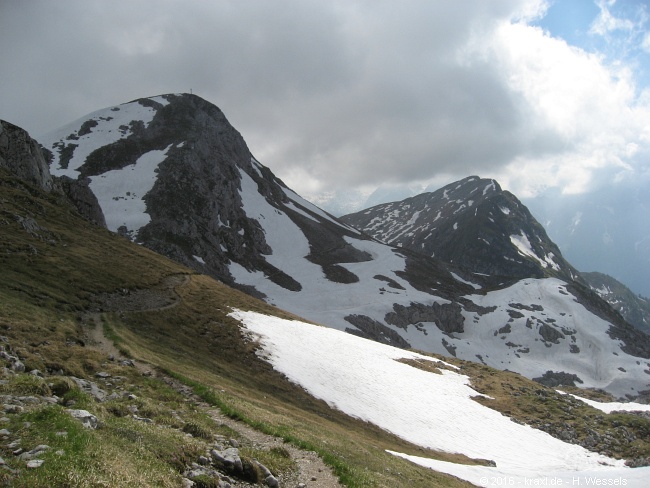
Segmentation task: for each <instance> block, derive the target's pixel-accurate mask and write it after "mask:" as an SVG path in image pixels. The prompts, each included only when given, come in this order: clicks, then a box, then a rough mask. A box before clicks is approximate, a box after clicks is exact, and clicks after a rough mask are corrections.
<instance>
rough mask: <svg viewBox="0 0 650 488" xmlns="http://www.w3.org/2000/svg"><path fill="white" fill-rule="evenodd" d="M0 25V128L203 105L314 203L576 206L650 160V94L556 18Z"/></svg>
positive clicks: (246, 17) (513, 11)
mask: <svg viewBox="0 0 650 488" xmlns="http://www.w3.org/2000/svg"><path fill="white" fill-rule="evenodd" d="M1 8H2V15H0V42H1V43H2V45H3V48H4V49H3V50H2V54H0V61H2V63H3V66H10V67H11V69H3V70H2V71H1V72H0V85H1V86H2V87H3V93H2V94H0V108H1V109H2V113H0V117H2V118H6V119H8V120H10V121H12V122H14V123H17V124H19V125H22V126H24V127H25V128H26V129H27V130H29V131H30V132H31V133H32V134H33V135H38V134H39V133H43V132H45V131H47V130H50V129H54V128H56V127H58V126H60V125H63V124H65V123H67V122H69V121H70V120H73V119H75V118H77V117H80V116H82V115H84V114H85V113H88V112H91V111H93V110H96V109H98V108H101V107H104V106H109V105H113V104H116V103H121V102H125V101H129V100H132V99H135V98H139V97H142V96H149V95H156V94H160V93H169V92H189V91H190V89H192V90H193V92H194V93H196V94H198V95H200V96H202V97H204V98H206V99H207V100H209V101H211V102H213V103H215V104H216V105H218V106H219V107H220V108H221V109H222V110H223V111H224V112H225V114H226V116H227V117H228V118H229V120H230V121H231V123H233V125H234V126H235V127H236V128H237V129H238V130H239V131H240V132H241V133H242V134H243V136H244V138H245V139H246V141H247V143H248V145H249V147H250V149H251V150H252V152H253V154H255V156H256V157H257V158H258V159H259V160H260V161H261V162H262V163H263V164H265V165H267V166H269V167H271V169H272V170H273V171H274V172H275V173H277V174H278V175H279V176H280V177H281V178H283V179H284V180H285V182H286V183H287V184H289V185H290V186H292V187H294V188H295V189H296V190H297V191H299V192H301V193H307V194H314V193H318V192H320V191H325V190H332V189H338V188H346V187H347V188H352V187H360V186H364V187H365V188H368V187H372V186H373V185H374V186H377V185H379V184H382V183H394V184H398V183H411V182H424V183H426V182H431V181H440V178H441V176H440V175H447V176H448V177H449V178H461V177H464V176H466V175H468V174H480V175H482V176H486V177H488V176H490V177H498V178H499V179H500V180H502V181H503V182H504V186H506V187H510V188H511V189H513V191H519V190H521V191H524V192H528V193H534V192H536V191H539V190H540V189H543V188H548V187H560V188H562V189H564V190H565V191H566V192H580V191H584V190H585V189H586V188H589V186H590V185H592V184H594V182H595V181H596V180H597V179H598V178H596V177H594V174H596V173H598V172H600V171H601V170H602V169H603V168H611V170H612V171H614V172H621V171H623V172H624V171H632V170H634V168H635V167H636V166H635V165H636V164H638V161H641V160H643V157H642V156H643V155H646V156H647V155H648V148H649V146H650V129H648V127H650V118H649V116H648V113H649V109H648V107H649V106H650V103H649V102H650V95H648V94H649V93H650V92H643V90H642V87H641V88H640V87H638V86H636V85H635V79H634V75H633V73H634V72H633V71H632V69H631V68H630V67H629V66H626V65H625V63H622V64H621V63H619V64H614V63H606V62H605V59H604V58H603V57H601V56H598V55H597V54H593V53H588V52H585V51H582V50H580V49H577V48H575V47H572V46H570V45H567V44H566V43H565V42H563V41H561V40H558V39H554V38H552V37H550V36H549V35H548V34H547V33H544V32H543V31H542V30H541V29H539V28H536V27H533V26H531V25H529V23H530V21H531V20H533V19H535V18H539V17H540V16H542V15H543V14H544V12H545V10H546V8H547V3H546V2H544V1H539V2H530V1H524V0H507V1H499V2H485V1H484V0H466V1H464V2H431V1H429V0H409V1H406V2H399V3H396V2H393V1H389V0H374V1H370V0H367V1H361V0H360V1H356V2H350V1H348V0H338V1H336V0H332V1H328V2H322V1H319V0H277V1H274V2H268V1H264V0H247V1H246V2H241V1H235V0H232V1H226V0H222V1H214V2H203V1H197V0H194V1H193V0H188V1H184V2H177V1H171V0H157V1H139V2H126V1H124V2H117V3H116V2H111V3H107V2H99V1H96V2H89V1H87V0H84V1H81V0H68V1H66V2H49V1H40V2H38V1H33V2H5V4H3V6H2V7H1ZM610 11H611V3H602V4H601V16H600V17H602V20H600V21H597V22H596V23H594V26H596V25H597V24H598V22H601V23H602V28H601V27H598V29H604V30H603V32H605V30H608V29H609V31H611V29H612V28H613V27H612V26H615V25H618V24H616V22H614V21H613V20H612V19H614V17H612V15H611V12H610ZM603 12H610V17H606V15H605V14H604V13H603ZM600 17H599V18H600ZM598 25H600V24H598ZM621 25H623V24H621ZM608 26H609V27H608ZM594 29H595V28H594ZM649 49H650V48H649ZM599 174H600V173H599Z"/></svg>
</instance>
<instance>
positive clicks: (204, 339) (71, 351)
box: [0, 172, 648, 487]
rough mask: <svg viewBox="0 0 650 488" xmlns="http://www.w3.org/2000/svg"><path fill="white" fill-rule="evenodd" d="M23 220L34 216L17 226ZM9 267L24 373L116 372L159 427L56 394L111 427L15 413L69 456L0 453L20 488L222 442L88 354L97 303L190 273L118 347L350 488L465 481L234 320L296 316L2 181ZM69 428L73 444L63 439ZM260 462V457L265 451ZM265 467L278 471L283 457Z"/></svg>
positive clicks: (148, 467)
mask: <svg viewBox="0 0 650 488" xmlns="http://www.w3.org/2000/svg"><path fill="white" fill-rule="evenodd" d="M17 217H20V218H22V219H25V218H28V219H31V220H29V221H27V223H25V221H24V220H23V223H21V221H20V219H19V218H17ZM33 224H36V225H33ZM0 270H1V273H2V279H1V280H0V334H1V335H5V336H6V337H7V339H8V341H9V344H10V345H11V348H12V351H13V353H15V354H17V355H18V356H19V357H20V358H21V359H22V360H23V361H24V362H25V364H26V366H27V370H28V371H29V370H31V369H34V368H35V369H39V370H41V371H43V372H53V371H58V372H59V374H60V373H63V374H69V375H75V376H78V377H91V376H92V375H93V374H94V373H96V372H97V371H107V370H108V371H109V372H110V373H111V374H112V375H114V376H116V375H117V376H119V375H121V376H123V377H124V378H125V379H124V380H123V381H124V382H125V384H128V386H129V391H133V392H135V393H136V395H137V397H138V400H137V401H138V405H139V408H140V412H141V415H144V416H147V417H149V418H152V419H154V421H155V425H153V426H151V425H145V424H141V423H137V422H135V421H133V420H131V418H130V417H129V415H128V410H127V408H128V406H129V405H128V402H126V401H124V400H115V401H111V402H106V403H102V404H98V403H96V402H94V400H92V399H91V398H89V397H87V396H85V395H84V394H82V393H80V392H79V391H78V390H71V391H68V392H67V393H65V395H64V394H63V391H64V390H65V388H64V389H62V390H61V393H60V396H63V397H64V399H71V398H72V399H75V400H76V401H77V404H76V407H75V408H87V409H88V410H91V411H92V412H93V413H95V414H96V415H97V416H98V417H99V418H100V420H101V421H102V422H103V428H101V429H98V430H97V431H87V430H83V429H79V428H78V426H77V424H75V423H74V422H71V421H70V418H69V417H68V416H67V415H66V414H64V413H63V411H62V408H61V407H60V406H51V407H47V408H43V407H38V408H36V409H35V410H34V411H27V412H25V413H23V414H22V415H15V416H12V417H11V421H10V425H9V427H8V428H9V430H13V429H15V430H19V431H20V433H21V434H20V435H21V437H22V442H23V443H24V444H25V445H27V443H28V442H30V443H31V444H33V445H37V444H39V443H45V444H48V445H51V446H52V452H54V451H56V450H62V451H64V452H65V453H66V454H65V455H64V456H61V457H60V458H58V457H56V456H54V454H48V456H49V457H46V460H47V462H46V463H45V464H44V465H43V466H42V467H41V468H39V469H38V470H32V471H26V470H25V469H22V468H23V467H24V463H23V464H22V465H21V462H19V461H18V460H16V459H15V458H14V457H13V456H12V455H11V453H10V452H9V450H7V449H6V448H5V449H3V450H2V451H1V452H2V454H1V455H2V456H3V457H4V458H5V460H6V461H7V463H8V464H9V465H10V467H12V468H18V469H21V471H20V475H19V477H18V478H17V481H16V480H14V482H15V485H16V486H57V485H68V486H81V485H84V486H103V484H102V483H109V485H110V486H127V485H128V484H138V486H179V484H180V476H179V474H178V469H179V468H180V467H182V465H183V463H184V462H189V461H191V460H193V459H195V458H196V456H197V455H198V453H200V452H201V451H202V449H204V448H205V445H206V444H205V443H206V440H205V439H202V436H201V435H196V436H195V437H194V438H187V437H185V436H182V435H179V430H178V429H185V431H188V430H189V431H191V432H193V433H197V432H198V433H199V434H201V433H204V434H206V435H204V436H203V437H206V438H207V437H210V436H211V434H213V433H217V434H218V433H222V434H224V435H225V433H224V432H223V431H224V427H223V426H220V425H217V424H215V423H214V422H213V421H211V419H210V418H208V417H207V415H206V414H205V412H204V411H202V407H201V406H200V405H196V404H195V403H193V402H187V401H186V399H184V398H183V397H182V396H180V395H179V394H178V393H176V392H174V391H173V390H171V389H170V388H168V387H167V386H166V385H164V384H162V383H161V382H160V381H158V380H155V379H152V378H145V377H142V376H141V375H139V374H137V373H136V372H135V371H134V370H133V368H125V367H121V366H119V365H117V364H113V363H106V361H105V358H104V357H102V356H101V355H100V354H99V353H98V352H97V351H95V350H94V349H92V348H91V347H86V346H84V345H83V341H84V340H85V331H84V327H83V326H82V321H81V317H82V316H83V315H84V313H85V312H86V311H87V310H88V309H89V308H91V307H93V306H95V305H93V300H92V299H93V297H95V296H96V295H97V294H99V293H102V292H109V293H110V292H115V291H117V290H121V289H125V288H127V289H131V290H134V289H147V288H152V287H155V286H156V285H158V284H159V283H161V282H162V281H163V280H164V278H166V277H168V276H170V275H176V274H189V275H190V279H189V281H188V283H187V284H186V285H184V286H181V287H179V288H178V289H177V291H178V293H179V295H180V297H181V301H180V303H179V305H178V306H176V307H173V308H168V309H165V310H161V311H150V312H131V313H105V314H104V315H103V319H104V321H105V323H106V325H107V327H108V328H109V329H110V330H111V331H112V334H113V337H115V338H116V339H117V340H118V341H119V347H120V348H121V349H122V350H124V351H127V352H128V353H129V354H130V355H132V356H133V357H136V358H138V359H140V360H143V361H146V362H149V363H150V364H151V365H152V366H153V367H157V368H159V369H161V370H164V371H167V372H170V373H173V374H174V375H176V376H177V377H180V378H183V379H184V380H185V381H186V382H187V383H188V384H190V385H191V386H193V387H194V389H195V391H196V392H197V393H199V394H200V395H201V396H202V397H203V398H204V399H205V400H207V401H208V402H209V403H212V404H213V405H217V406H219V407H220V408H222V410H223V411H224V412H225V413H227V414H228V415H230V416H233V417H236V418H239V419H243V420H245V421H246V422H248V423H249V424H251V425H253V426H255V427H256V428H258V429H260V430H263V431H266V432H268V433H273V434H276V435H279V436H281V437H284V438H285V439H286V440H288V441H290V442H293V443H294V444H296V445H299V446H301V447H304V448H307V449H310V450H316V451H317V452H319V454H320V455H321V456H322V457H323V458H324V459H325V460H326V461H327V462H328V463H329V464H330V465H331V466H333V467H334V468H335V470H336V472H337V474H338V475H339V476H340V478H341V480H342V481H344V482H345V484H346V485H348V486H391V487H400V486H404V487H407V486H408V487H419V486H420V487H431V486H466V484H465V483H463V482H460V481H458V480H456V479H454V478H451V477H449V476H445V475H439V474H437V473H433V472H431V471H429V470H426V469H423V468H419V467H417V466H414V465H412V464H410V463H408V462H406V461H403V460H401V459H397V458H394V457H393V456H390V455H388V454H386V453H385V452H384V451H385V449H392V450H396V451H401V452H405V453H409V454H415V455H420V456H431V457H436V458H439V459H448V460H456V461H460V460H461V459H460V457H456V456H453V455H447V454H441V453H435V452H429V451H425V450H422V449H420V448H418V447H416V446H413V445H410V444H408V443H406V442H404V441H402V440H400V439H398V438H396V437H395V436H392V435H390V434H387V433H385V432H383V431H381V430H380V429H378V428H376V427H374V426H372V425H368V424H366V423H363V422H359V421H357V420H354V419H352V418H350V417H348V416H346V415H343V414H341V413H340V412H338V411H335V410H332V409H330V408H329V407H328V406H327V405H326V404H325V403H324V402H322V401H318V400H316V399H314V398H312V397H310V396H309V395H307V394H306V393H305V392H304V391H303V390H302V389H300V388H298V387H296V386H295V385H292V384H290V383H289V382H287V381H286V380H285V379H284V378H283V377H282V376H281V375H279V374H278V373H277V372H275V371H274V370H273V369H272V368H270V367H269V366H268V364H266V363H265V362H263V361H261V360H260V359H259V358H257V356H256V355H255V347H256V345H255V344H254V343H252V342H250V341H248V340H247V338H246V337H242V335H241V334H240V329H239V327H238V324H237V322H235V321H234V320H232V319H230V318H229V317H227V313H228V312H229V311H230V308H231V307H236V308H241V309H246V310H254V311H258V312H262V313H267V314H274V315H281V316H285V317H291V316H290V315H289V314H286V313H284V312H282V311H280V310H278V309H276V308H273V307H271V306H269V305H267V304H265V303H264V302H261V301H258V300H255V299H253V298H251V297H249V296H248V295H245V294H243V293H241V292H238V291H236V290H233V289H231V288H228V287H226V286H224V285H223V284H220V283H218V282H216V281H214V280H212V279H210V278H208V277H206V276H202V275H197V274H194V273H193V272H192V271H191V270H188V269H186V268H184V267H182V266H180V265H178V264H176V263H173V262H171V261H170V260H168V259H166V258H163V257H161V256H159V255H157V254H155V253H152V252H150V251H148V250H147V249H144V248H142V247H140V246H137V245H133V244H131V243H130V242H128V241H127V240H125V239H124V238H121V237H119V236H116V235H114V234H111V233H110V232H108V231H106V230H102V229H98V228H97V227H95V226H92V225H91V224H88V223H86V222H85V221H83V220H81V219H80V218H79V217H78V216H77V215H76V213H75V212H74V210H72V209H71V208H70V207H69V206H68V205H67V204H65V202H64V201H63V200H62V199H61V198H59V197H56V196H52V195H44V194H42V193H41V192H39V191H38V190H35V189H33V188H31V187H29V186H27V185H25V184H23V183H21V182H19V181H17V180H15V179H13V178H11V177H9V176H7V175H6V173H2V172H0ZM462 367H463V370H464V372H465V373H467V374H469V375H470V376H471V377H472V378H473V382H474V384H475V386H476V387H477V389H479V391H482V392H485V393H488V394H489V395H491V396H493V397H495V398H496V400H494V401H493V402H492V403H489V406H491V407H493V408H497V409H498V410H500V411H502V412H504V413H506V414H509V415H512V416H513V417H515V418H519V419H520V420H524V421H526V420H528V421H536V420H539V419H545V418H549V412H553V415H555V414H557V412H556V407H557V402H558V401H560V400H555V397H552V398H553V399H554V400H553V402H549V401H548V400H540V394H539V393H538V391H548V392H549V394H551V393H550V392H551V390H547V389H545V388H543V387H540V386H539V385H537V384H535V383H532V382H530V381H529V380H526V379H524V378H522V377H520V376H518V375H513V374H511V373H504V372H496V371H494V370H491V369H489V368H486V367H483V366H481V365H475V364H474V363H464V362H463V363H462ZM59 370H60V371H59ZM34 381H36V382H37V383H38V380H32V379H29V378H27V379H26V378H25V377H24V376H21V377H18V379H16V377H14V378H13V379H11V382H10V384H8V385H2V389H3V390H4V391H5V392H12V393H15V392H16V391H23V392H25V391H32V390H34V389H38V388H44V389H47V388H48V386H47V383H52V382H54V383H56V381H59V382H63V380H62V379H60V380H56V379H55V378H47V379H46V381H44V382H41V383H40V384H37V385H33V384H31V383H34ZM30 382H31V383H30ZM27 383H29V384H27ZM26 384H27V386H25V385H26ZM12 388H13V391H12ZM52 388H53V387H52ZM522 388H523V389H524V390H525V391H524V390H522ZM57 391H58V390H57ZM0 393H2V392H1V391H0ZM515 393H517V395H515ZM524 393H525V394H524ZM562 408H564V407H562ZM580 408H581V409H586V410H580V412H583V413H581V414H580V416H578V417H574V420H572V422H573V423H575V424H576V425H578V424H581V422H583V419H584V418H586V417H587V416H592V417H594V418H595V417H596V416H599V417H600V418H602V414H600V413H599V412H596V411H595V410H593V409H590V408H588V407H580ZM28 410H29V409H28ZM584 412H586V413H584ZM145 414H146V415H145ZM561 415H563V417H561V419H563V421H567V422H568V421H569V420H565V419H566V418H569V419H570V417H567V416H568V415H569V414H568V413H567V412H562V413H561ZM527 416H528V417H527ZM626 417H629V416H626ZM24 421H29V422H32V427H31V428H29V429H27V428H24V427H22V426H23V425H24V424H22V422H24ZM626 422H628V423H630V422H631V421H626ZM590 425H591V424H590ZM640 428H642V429H644V428H647V425H646V424H643V425H641V427H640ZM62 430H65V431H67V432H68V436H66V437H56V436H55V435H54V433H55V432H57V431H62ZM230 435H232V433H230ZM134 440H136V441H137V442H133V441H134ZM634 447H635V449H634V454H635V455H639V454H640V453H641V454H643V453H647V452H648V444H647V443H645V444H642V445H635V446H634ZM253 455H254V456H255V457H258V458H261V459H265V457H264V456H267V455H268V453H261V452H255V453H252V454H251V456H253ZM645 455H647V454H645ZM268 462H269V463H270V464H273V463H274V462H275V463H276V464H277V466H276V469H279V470H281V469H282V467H281V464H282V463H278V462H277V460H276V461H273V459H270V460H269V461H268ZM1 479H2V478H1V477H0V480H1ZM82 481H83V482H82Z"/></svg>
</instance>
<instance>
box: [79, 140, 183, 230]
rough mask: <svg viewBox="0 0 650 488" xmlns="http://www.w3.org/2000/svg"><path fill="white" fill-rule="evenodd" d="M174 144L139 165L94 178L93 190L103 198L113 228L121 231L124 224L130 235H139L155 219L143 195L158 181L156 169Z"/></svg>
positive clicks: (101, 202) (145, 156) (101, 203)
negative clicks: (120, 228)
mask: <svg viewBox="0 0 650 488" xmlns="http://www.w3.org/2000/svg"><path fill="white" fill-rule="evenodd" d="M170 147H171V144H170V145H169V146H167V148H165V149H164V150H154V151H149V152H148V153H145V154H143V155H142V156H140V157H139V158H138V160H137V161H136V162H135V164H130V165H128V166H125V167H124V168H122V169H115V170H111V171H107V172H105V173H103V174H101V175H99V176H93V177H91V181H90V189H91V190H92V192H93V193H94V194H95V196H96V197H97V200H98V201H99V206H100V207H101V208H102V212H104V218H105V219H106V226H107V227H108V228H109V229H110V230H112V231H113V232H117V230H118V228H119V227H121V226H123V225H124V226H126V228H127V229H128V232H129V235H131V236H132V237H135V236H136V235H137V232H138V231H139V230H140V229H141V228H142V227H144V226H145V225H147V224H148V223H149V222H150V221H151V217H149V214H148V213H147V208H146V204H145V202H144V199H143V198H144V196H145V195H146V194H147V193H148V192H149V191H150V190H151V189H152V188H153V185H154V184H155V183H156V178H157V174H156V169H157V168H158V165H159V164H160V163H162V162H163V161H164V160H165V158H166V157H167V151H168V150H169V148H170Z"/></svg>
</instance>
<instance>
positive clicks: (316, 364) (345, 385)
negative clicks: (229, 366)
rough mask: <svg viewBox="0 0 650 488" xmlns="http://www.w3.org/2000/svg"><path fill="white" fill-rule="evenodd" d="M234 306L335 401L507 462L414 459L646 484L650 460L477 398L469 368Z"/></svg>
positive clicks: (521, 475) (444, 444)
mask: <svg viewBox="0 0 650 488" xmlns="http://www.w3.org/2000/svg"><path fill="white" fill-rule="evenodd" d="M230 316H231V317H234V318H236V319H238V320H240V321H241V322H242V324H243V326H244V328H245V329H246V330H247V331H248V332H249V333H250V334H251V335H252V336H253V337H254V338H255V339H256V340H257V341H258V342H259V343H260V344H261V350H260V357H263V358H264V359H265V360H266V361H268V362H269V363H270V364H271V365H272V366H273V368H274V369H276V370H277V371H279V372H281V373H282V374H284V375H286V376H287V378H288V379H289V380H290V381H292V382H294V383H296V384H298V385H300V386H302V387H303V388H305V389H306V390H307V391H308V392H309V393H310V394H312V395H313V396H315V397H316V398H320V399H322V400H324V401H326V402H327V403H328V404H329V405H330V406H332V407H334V408H337V409H339V410H341V411H343V412H345V413H347V414H348V415H351V416H353V417H356V418H359V419H361V420H364V421H367V422H370V423H373V424H375V425H377V426H379V427H380V428H382V429H385V430H387V431H389V432H392V433H393V434H395V435H397V436H399V437H401V438H403V439H406V440H408V441H409V442H412V443H414V444H417V445H420V446H422V447H426V448H431V449H437V450H442V451H446V452H453V453H462V454H465V455H467V456H469V457H471V458H481V459H491V460H494V461H495V463H496V466H497V467H496V468H495V467H486V466H466V465H461V464H455V463H450V462H439V461H432V460H428V459H424V458H415V457H412V456H409V457H408V459H410V460H411V461H413V462H417V463H419V464H423V465H427V466H429V467H432V468H433V469H436V470H438V471H443V472H446V473H449V474H452V475H454V476H458V477H460V478H462V479H465V480H468V481H470V482H473V483H476V484H480V485H482V486H485V485H486V483H485V481H483V480H485V478H484V477H486V476H488V477H492V476H495V477H496V476H508V477H512V478H513V480H515V482H517V481H518V482H520V483H521V482H522V481H523V480H524V479H542V478H546V479H548V478H549V477H559V478H562V479H564V478H568V479H575V478H576V477H583V476H592V475H597V476H600V477H616V476H623V477H625V478H626V479H627V480H631V483H630V484H628V486H639V487H640V486H645V485H644V484H641V483H642V482H643V483H645V482H647V479H648V478H647V477H648V476H649V475H650V468H636V469H634V470H632V469H631V468H627V467H625V465H624V461H621V460H615V459H612V458H608V457H606V456H603V455H600V454H596V453H592V452H589V451H587V450H586V449H584V448H582V447H580V446H577V445H573V444H569V443H566V442H563V441H560V440H559V439H555V438H554V437H552V436H550V435H549V434H547V433H545V432H542V431H540V430H536V429H533V428H532V427H530V426H525V425H519V424H517V423H515V422H512V421H511V420H510V419H509V418H508V417H506V416H504V415H502V414H500V413H498V412H496V411H495V410H492V409H490V408H487V407H484V406H483V405H480V404H479V403H477V402H475V401H473V400H472V397H474V396H477V395H478V393H477V392H476V391H475V390H473V389H472V388H471V387H470V382H469V378H468V377H467V376H465V375H462V374H460V373H458V372H454V371H449V370H446V369H441V374H432V373H429V372H426V371H422V370H420V369H417V368H414V367H411V366H409V365H407V364H404V363H401V362H398V361H397V360H398V359H401V358H407V359H417V360H425V361H431V358H430V357H427V356H422V355H419V354H416V353H413V352H410V351H404V350H401V349H397V348H393V347H390V346H386V345H384V344H379V343H377V342H373V341H369V340H365V339H362V338H359V337H356V336H353V335H351V334H345V333H342V332H340V331H336V330H334V329H329V328H325V327H320V326H316V325H312V324H307V323H304V322H299V321H289V320H284V319H280V318H277V317H272V316H266V315H262V314H259V313H255V312H244V311H235V312H233V313H231V314H230ZM296 344H300V347H296ZM395 454H397V455H399V454H398V453H395ZM402 456H403V455H402ZM403 457H406V456H403Z"/></svg>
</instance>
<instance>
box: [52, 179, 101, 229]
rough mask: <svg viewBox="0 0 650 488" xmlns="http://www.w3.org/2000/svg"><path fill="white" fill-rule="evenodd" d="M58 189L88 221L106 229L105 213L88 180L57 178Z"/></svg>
mask: <svg viewBox="0 0 650 488" xmlns="http://www.w3.org/2000/svg"><path fill="white" fill-rule="evenodd" d="M55 181H56V185H57V187H58V188H59V189H60V190H61V191H62V192H63V193H64V194H65V195H66V196H67V197H68V198H69V199H70V201H71V202H72V203H73V205H74V206H75V207H76V208H77V210H78V211H79V213H80V214H81V215H82V216H83V217H84V218H85V219H86V220H88V221H90V222H92V223H94V224H97V225H99V226H101V227H106V220H105V219H104V213H103V212H102V208H101V207H100V206H99V202H98V201H97V197H96V196H95V194H94V193H93V192H92V191H91V189H90V187H89V186H88V184H89V180H88V178H80V179H77V180H73V179H72V178H68V177H67V176H61V177H55Z"/></svg>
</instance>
